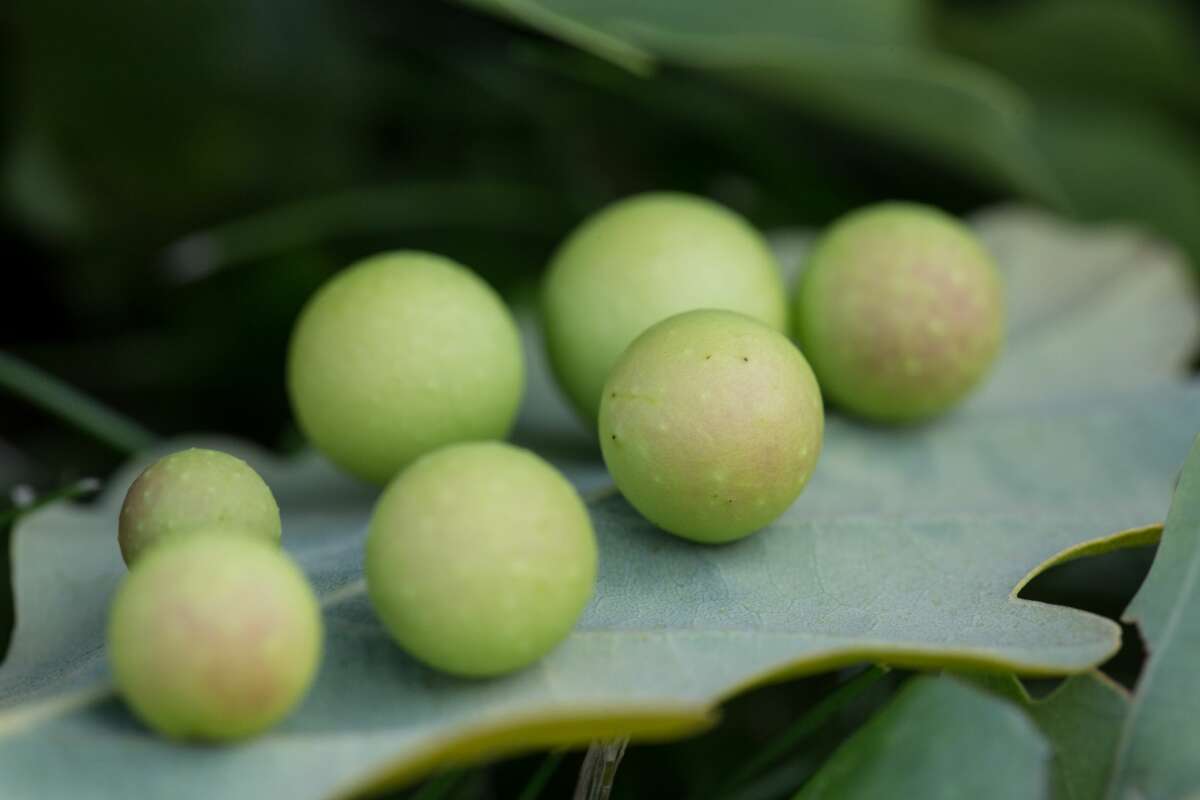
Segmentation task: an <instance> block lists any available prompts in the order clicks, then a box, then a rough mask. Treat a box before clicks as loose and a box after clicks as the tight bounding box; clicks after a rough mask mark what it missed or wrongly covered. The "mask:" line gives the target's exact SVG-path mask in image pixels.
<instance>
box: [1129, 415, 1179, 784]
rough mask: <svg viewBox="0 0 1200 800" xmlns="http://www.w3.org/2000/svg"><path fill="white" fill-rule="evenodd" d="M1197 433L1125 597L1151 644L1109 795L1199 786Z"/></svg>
mask: <svg viewBox="0 0 1200 800" xmlns="http://www.w3.org/2000/svg"><path fill="white" fill-rule="evenodd" d="M1198 606H1200V439H1197V441H1196V444H1195V445H1194V446H1193V448H1192V453H1191V455H1190V456H1189V457H1188V460H1187V463H1186V464H1185V465H1184V468H1183V473H1182V474H1181V475H1180V478H1179V483H1178V485H1177V486H1176V489H1175V499H1174V501H1173V502H1172V503H1171V513H1170V514H1169V515H1168V516H1167V524H1166V527H1165V528H1164V530H1163V537H1162V544H1161V545H1159V548H1158V554H1157V555H1156V556H1155V559H1154V564H1153V566H1151V568H1150V574H1149V575H1148V576H1146V582H1145V583H1144V584H1142V588H1141V589H1140V590H1139V591H1138V593H1137V595H1136V596H1135V597H1134V598H1133V602H1131V603H1130V604H1129V608H1128V609H1127V610H1126V612H1125V616H1126V619H1127V620H1129V621H1131V622H1136V623H1137V625H1138V628H1139V630H1140V631H1141V633H1142V638H1143V639H1144V640H1145V642H1146V648H1147V650H1149V652H1150V658H1149V660H1148V661H1147V663H1146V667H1145V669H1144V670H1143V672H1142V675H1141V678H1140V679H1139V680H1138V684H1137V687H1136V689H1135V692H1134V697H1133V703H1132V705H1131V706H1130V709H1129V716H1128V719H1127V721H1126V723H1125V726H1124V729H1123V730H1122V733H1121V740H1120V747H1119V749H1118V751H1117V762H1116V770H1115V773H1114V775H1113V784H1112V787H1111V791H1110V793H1109V797H1110V798H1112V799H1113V800H1134V798H1142V797H1185V796H1194V795H1195V794H1196V793H1197V792H1200V761H1197V759H1196V742H1197V741H1200V673H1197V671H1196V662H1197V659H1198V658H1200V616H1198V615H1197V614H1196V613H1195V610H1196V608H1197V607H1198Z"/></svg>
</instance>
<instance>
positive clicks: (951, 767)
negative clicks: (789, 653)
mask: <svg viewBox="0 0 1200 800" xmlns="http://www.w3.org/2000/svg"><path fill="white" fill-rule="evenodd" d="M1049 760H1050V748H1049V746H1048V745H1047V743H1046V741H1045V739H1044V738H1043V737H1042V735H1041V734H1039V733H1038V730H1037V728H1035V727H1034V726H1033V724H1032V723H1031V722H1030V721H1029V720H1028V719H1027V718H1026V717H1025V716H1024V715H1023V714H1022V713H1021V712H1020V711H1019V710H1018V709H1016V708H1014V707H1013V706H1012V705H1011V704H1009V703H1006V702H1004V701H1003V700H1000V699H998V698H994V697H990V696H988V695H986V694H984V693H983V692H980V691H978V690H975V689H972V688H969V687H968V686H966V685H964V684H961V683H958V682H956V681H954V680H952V679H950V678H916V679H914V680H913V681H911V682H910V683H909V684H908V685H907V686H906V687H905V688H904V689H903V690H902V691H901V692H900V693H899V694H898V695H897V696H896V699H895V700H893V701H892V702H891V703H890V704H889V705H888V707H887V708H885V709H884V710H883V711H881V712H879V713H878V714H877V715H876V716H875V717H874V718H873V719H872V720H871V721H870V722H868V723H867V724H866V725H865V726H864V727H863V728H862V730H860V731H859V732H858V733H856V734H855V735H854V736H852V737H851V738H850V739H849V741H847V742H846V743H845V744H843V745H842V746H841V747H840V748H839V749H838V751H837V752H836V753H834V754H833V757H832V758H830V759H829V761H827V762H825V765H824V766H823V767H821V769H820V771H819V772H817V774H816V775H815V776H813V778H812V780H811V781H809V783H807V784H806V785H805V786H804V788H803V789H801V790H800V793H799V794H797V795H796V799H795V800H826V799H828V800H836V798H859V799H860V800H874V798H879V800H883V799H884V798H893V797H923V798H956V797H970V798H974V800H1030V799H1031V798H1038V797H1045V796H1046V787H1047V785H1048V780H1047V778H1048V772H1049V770H1048V766H1049V763H1048V762H1049Z"/></svg>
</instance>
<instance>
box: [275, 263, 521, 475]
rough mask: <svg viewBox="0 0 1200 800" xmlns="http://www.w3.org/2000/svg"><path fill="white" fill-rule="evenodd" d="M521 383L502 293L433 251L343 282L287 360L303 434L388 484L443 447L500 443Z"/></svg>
mask: <svg viewBox="0 0 1200 800" xmlns="http://www.w3.org/2000/svg"><path fill="white" fill-rule="evenodd" d="M524 381H525V375H524V365H523V359H522V355H521V344H520V339H519V337H518V333H517V326H516V323H515V322H514V320H513V318H512V315H511V314H510V313H509V311H508V309H507V307H505V305H504V303H503V302H502V301H501V299H500V297H499V295H497V294H496V292H495V291H494V290H492V288H491V287H489V286H488V285H487V284H486V283H485V282H484V281H483V280H482V279H480V278H479V277H478V276H477V275H475V274H474V273H473V272H471V271H470V270H468V269H466V268H465V267H463V266H460V265H459V264H456V263H454V262H453V261H450V260H448V259H445V258H441V257H440V256H435V255H430V254H428V253H417V252H397V253H385V254H383V255H378V256H375V257H373V258H369V259H366V260H365V261H361V262H359V263H358V264H356V265H354V266H352V267H350V268H349V269H347V270H345V271H343V272H341V273H339V274H338V275H337V276H335V277H334V278H333V279H332V280H330V281H329V282H328V283H327V284H326V285H325V286H323V287H322V288H321V289H320V290H319V291H318V292H317V294H316V295H315V296H314V297H313V298H312V300H310V301H309V303H308V305H307V306H306V307H305V309H304V311H303V312H302V313H301V315H300V319H299V321H298V322H297V323H296V328H295V331H294V332H293V334H292V341H291V347H290V351H289V354H288V391H289V395H290V397H291V402H292V408H293V410H294V411H295V414H296V419H297V421H298V423H299V425H300V427H301V429H302V430H303V431H304V433H305V434H306V435H307V436H308V438H309V439H310V440H311V441H312V443H313V444H314V445H315V446H316V447H317V449H319V450H320V451H321V452H323V453H324V454H325V455H326V456H328V457H329V459H330V460H332V461H333V462H334V463H336V464H338V465H339V466H341V467H342V468H344V469H346V470H347V471H349V472H351V473H353V474H354V475H357V476H358V477H360V478H363V479H365V480H368V481H372V482H375V483H381V484H382V483H386V482H387V481H388V480H389V479H391V478H392V477H393V476H394V475H395V474H396V473H397V472H399V471H400V470H401V469H402V468H403V467H404V466H405V465H407V464H408V463H410V462H411V461H413V460H414V459H415V458H417V457H418V456H420V455H422V454H424V453H427V452H430V451H432V450H436V449H437V448H439V447H441V446H443V445H445V444H449V443H452V442H460V441H470V440H478V439H495V438H502V437H504V436H505V435H506V434H507V433H508V430H509V428H510V427H511V426H512V423H513V419H514V418H515V416H516V413H517V407H518V405H519V404H520V401H521V393H522V390H523V387H524Z"/></svg>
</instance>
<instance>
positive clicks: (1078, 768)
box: [974, 671, 1129, 800]
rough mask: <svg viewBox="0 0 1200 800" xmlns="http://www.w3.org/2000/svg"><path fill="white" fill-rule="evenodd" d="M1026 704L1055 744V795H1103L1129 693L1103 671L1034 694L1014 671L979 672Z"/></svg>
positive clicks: (1092, 798) (1096, 798)
mask: <svg viewBox="0 0 1200 800" xmlns="http://www.w3.org/2000/svg"><path fill="white" fill-rule="evenodd" d="M974 679H975V680H976V681H978V682H979V683H981V684H982V685H983V686H984V687H986V688H988V689H990V690H991V691H993V692H995V693H997V694H999V695H1002V696H1004V697H1007V698H1009V699H1010V700H1012V701H1014V702H1016V703H1018V704H1020V705H1021V707H1023V708H1024V709H1025V711H1026V712H1027V713H1028V714H1029V716H1030V718H1031V719H1032V720H1033V722H1034V724H1035V725H1037V727H1038V729H1039V730H1041V732H1042V734H1043V735H1044V736H1045V737H1046V739H1047V741H1049V742H1050V745H1051V746H1052V747H1053V749H1054V763H1053V769H1052V771H1051V786H1052V788H1053V793H1052V797H1053V798H1054V800H1103V798H1104V796H1105V793H1106V792H1107V790H1108V779H1109V776H1110V775H1111V773H1112V768H1113V756H1114V755H1116V751H1117V739H1118V737H1119V736H1120V734H1121V726H1122V724H1123V723H1124V722H1125V717H1126V714H1127V713H1128V711H1129V693H1128V692H1127V691H1125V689H1123V688H1122V687H1121V686H1119V685H1117V684H1115V683H1113V681H1112V680H1111V679H1110V678H1107V677H1105V675H1104V674H1103V673H1101V672H1095V671H1093V672H1085V673H1083V674H1081V675H1073V676H1071V677H1070V678H1067V680H1065V681H1064V682H1063V684H1062V685H1061V686H1059V687H1058V688H1056V689H1055V690H1054V691H1053V692H1052V693H1051V694H1050V695H1048V696H1046V697H1042V698H1038V699H1034V698H1032V697H1030V695H1029V693H1028V692H1027V691H1026V690H1025V687H1024V686H1022V685H1021V682H1020V681H1019V680H1017V679H1016V678H1013V677H1011V676H1008V677H1003V676H996V677H975V678H974Z"/></svg>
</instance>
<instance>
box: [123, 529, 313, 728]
mask: <svg viewBox="0 0 1200 800" xmlns="http://www.w3.org/2000/svg"><path fill="white" fill-rule="evenodd" d="M321 638H322V626H321V612H320V608H319V606H318V605H317V599H316V597H315V596H314V595H313V592H312V589H311V588H309V585H308V582H307V580H306V579H305V577H304V575H303V573H301V572H300V570H299V569H298V568H297V567H296V566H295V565H294V564H293V563H292V562H291V560H290V559H289V558H288V557H287V555H285V554H284V552H283V551H282V550H281V549H280V548H278V547H276V546H273V545H271V544H270V543H268V542H264V541H262V540H259V539H256V538H254V537H252V536H246V535H244V534H241V533H238V532H233V531H231V530H230V529H228V528H224V527H222V528H214V529H212V530H210V531H207V532H204V533H198V534H197V535H195V536H187V537H174V538H171V539H168V540H166V541H164V542H163V543H162V544H161V545H159V546H157V547H155V548H153V549H152V550H150V551H148V552H147V553H146V554H145V555H144V556H143V557H142V558H141V559H140V560H139V561H138V562H137V564H136V565H135V566H134V568H133V569H132V570H131V571H130V572H129V574H128V575H127V576H126V577H125V580H124V581H123V582H122V583H121V586H120V588H119V589H118V591H117V595H116V598H115V599H114V600H113V605H112V611H111V614H110V617H109V625H108V658H109V662H110V664H111V665H112V671H113V679H114V680H115V681H116V684H117V687H118V689H119V690H120V691H121V693H122V695H123V696H124V697H125V700H126V702H127V703H128V704H129V706H130V708H132V710H133V711H134V713H135V714H136V715H137V716H138V717H139V718H140V719H141V720H142V721H143V722H144V723H146V725H148V726H149V727H151V728H153V729H154V730H156V731H158V732H159V733H161V734H163V735H165V736H169V737H171V738H177V739H199V740H224V739H237V738H241V737H245V736H250V735H253V734H256V733H259V732H261V731H263V730H266V729H267V728H269V727H270V726H272V725H273V724H275V723H276V722H278V721H279V720H280V719H281V718H283V717H284V716H285V715H286V714H287V713H288V712H289V711H290V710H291V709H292V708H293V707H295V706H296V704H297V703H298V702H299V701H300V699H301V698H302V697H303V696H304V694H305V692H306V691H307V690H308V687H309V686H310V685H311V683H312V680H313V678H314V676H315V675H316V671H317V666H318V664H319V662H320V658H321Z"/></svg>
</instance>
